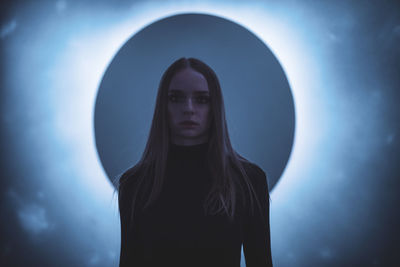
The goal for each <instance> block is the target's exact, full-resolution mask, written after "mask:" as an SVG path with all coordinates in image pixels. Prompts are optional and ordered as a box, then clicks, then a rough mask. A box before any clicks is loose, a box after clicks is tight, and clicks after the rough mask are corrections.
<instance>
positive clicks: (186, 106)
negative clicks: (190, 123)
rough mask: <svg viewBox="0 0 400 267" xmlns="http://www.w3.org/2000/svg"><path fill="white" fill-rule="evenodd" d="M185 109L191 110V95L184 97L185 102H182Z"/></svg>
mask: <svg viewBox="0 0 400 267" xmlns="http://www.w3.org/2000/svg"><path fill="white" fill-rule="evenodd" d="M184 107H185V110H187V109H188V110H192V109H193V100H192V98H191V97H187V98H186V99H185V104H184Z"/></svg>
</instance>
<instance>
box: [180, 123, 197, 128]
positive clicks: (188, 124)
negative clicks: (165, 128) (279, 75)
mask: <svg viewBox="0 0 400 267" xmlns="http://www.w3.org/2000/svg"><path fill="white" fill-rule="evenodd" d="M180 125H182V126H183V127H185V128H193V127H196V126H197V125H198V123H195V122H181V123H180Z"/></svg>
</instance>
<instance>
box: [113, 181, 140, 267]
mask: <svg viewBox="0 0 400 267" xmlns="http://www.w3.org/2000/svg"><path fill="white" fill-rule="evenodd" d="M129 192H130V191H129V190H128V188H126V187H124V186H122V187H120V190H119V194H118V205H119V214H120V221H121V251H120V261H119V266H120V267H128V266H129V267H135V266H138V267H139V266H141V263H140V261H141V257H142V256H143V255H142V254H143V253H142V252H141V245H142V244H140V242H138V235H137V233H136V231H135V228H136V227H134V226H132V225H131V212H132V196H131V194H130V193H129Z"/></svg>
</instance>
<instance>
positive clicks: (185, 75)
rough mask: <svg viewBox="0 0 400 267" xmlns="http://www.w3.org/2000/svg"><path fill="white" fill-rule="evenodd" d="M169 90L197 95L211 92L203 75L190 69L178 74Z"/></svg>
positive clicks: (173, 78)
mask: <svg viewBox="0 0 400 267" xmlns="http://www.w3.org/2000/svg"><path fill="white" fill-rule="evenodd" d="M168 89H169V91H175V92H178V93H184V92H186V93H189V92H190V93H196V94H201V93H202V92H208V91H209V89H208V84H207V80H206V78H205V77H204V76H203V74H201V73H200V72H197V71H195V70H192V69H190V68H188V69H184V70H181V71H179V72H177V73H176V74H175V75H174V76H173V77H172V79H171V82H170V84H169V87H168Z"/></svg>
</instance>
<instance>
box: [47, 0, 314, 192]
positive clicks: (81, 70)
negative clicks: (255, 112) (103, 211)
mask: <svg viewBox="0 0 400 267" xmlns="http://www.w3.org/2000/svg"><path fill="white" fill-rule="evenodd" d="M183 13H202V14H209V15H215V16H219V17H222V18H226V19H229V20H231V21H233V22H235V23H237V24H239V25H242V26H243V27H245V28H247V29H248V30H250V31H251V32H253V33H254V34H255V35H256V36H258V37H259V38H260V39H261V40H262V41H263V42H264V43H265V44H266V45H268V47H269V48H270V49H271V50H272V51H273V53H274V54H275V56H276V57H277V58H278V60H279V62H280V63H281V66H282V67H283V69H284V71H285V73H286V75H287V78H288V81H289V84H290V86H291V89H292V93H293V96H294V100H295V111H296V129H295V140H294V147H293V150H292V154H291V157H290V159H289V162H288V165H287V167H286V169H285V171H284V173H283V176H282V177H281V179H280V182H279V183H278V184H277V185H276V188H275V190H274V191H273V193H272V197H273V198H281V197H283V198H284V197H285V196H287V195H286V193H287V189H289V188H293V186H294V185H295V184H297V183H298V181H296V179H293V177H295V175H298V174H299V171H300V166H302V167H304V164H305V163H306V162H307V158H308V157H309V155H310V154H311V153H310V151H312V149H313V144H314V143H315V142H316V141H314V143H313V141H311V140H316V139H317V138H318V136H317V134H316V133H317V132H318V131H313V128H314V127H313V125H315V124H313V122H312V121H311V120H310V119H309V118H310V117H311V116H310V110H309V109H308V107H309V106H310V104H309V103H307V101H308V97H309V95H308V92H307V89H306V88H307V84H308V83H309V80H308V79H307V78H306V77H308V76H307V75H305V73H304V72H305V69H307V68H312V65H313V64H314V63H313V61H312V60H310V58H312V57H309V54H308V51H309V49H308V48H307V47H305V46H304V45H303V44H302V42H301V38H300V35H299V34H298V33H295V32H293V31H292V30H291V29H290V27H289V23H288V21H287V20H285V16H287V15H286V14H287V11H285V12H284V11H280V10H276V9H271V8H270V6H266V5H264V4H254V3H253V4H248V3H247V4H239V3H233V4H232V3H229V4H223V3H220V4H215V3H213V4H211V3H210V4H208V3H201V4H200V3H197V4H192V3H191V4H184V3H183V4H182V3H180V4H176V3H167V2H165V3H157V4H152V3H147V4H146V3H143V4H137V5H134V6H132V8H131V9H130V10H128V11H127V12H126V14H122V15H121V14H118V17H117V16H116V17H115V19H113V20H111V19H110V21H108V22H107V23H105V24H99V27H98V29H97V30H95V31H93V29H91V32H87V31H82V32H81V33H80V35H79V36H76V37H75V39H73V40H70V42H69V44H68V46H67V48H66V50H65V51H64V53H62V54H63V56H62V58H61V62H59V63H60V64H59V65H58V66H64V67H66V68H67V69H59V71H60V72H59V73H60V74H61V73H62V75H63V77H62V78H63V79H65V73H68V76H70V77H71V81H70V82H69V84H68V89H67V88H64V90H60V94H62V95H61V96H57V99H62V100H63V103H65V104H66V103H74V102H75V103H76V102H77V101H78V103H76V106H77V107H78V108H77V109H75V111H74V112H76V113H77V114H75V115H77V116H71V110H70V109H65V107H63V105H62V104H61V105H59V106H58V108H59V109H58V116H60V118H61V119H59V120H57V121H60V122H61V121H63V122H65V121H66V120H67V121H68V120H71V119H72V118H77V117H79V118H80V120H79V121H76V120H75V121H73V122H72V121H71V123H73V125H74V127H77V128H79V129H80V130H76V129H75V128H67V127H65V124H63V125H59V127H58V130H59V132H58V133H59V134H60V135H64V137H65V138H72V139H75V142H74V146H75V148H76V149H77V151H80V155H81V156H82V157H81V158H83V159H84V160H80V161H79V162H77V164H78V166H81V171H82V175H83V177H86V178H87V179H86V181H83V183H84V184H85V185H86V186H87V187H90V188H91V191H92V192H94V193H95V194H96V195H97V197H100V198H103V197H104V196H109V195H110V194H111V193H112V191H113V187H112V185H111V184H110V183H109V182H108V179H106V178H105V175H106V174H105V173H104V171H103V168H102V167H101V162H100V160H99V158H98V155H97V152H96V146H95V142H94V129H93V127H91V126H92V125H93V124H92V121H93V116H94V104H95V97H96V92H97V89H98V87H99V84H100V81H101V78H102V75H103V74H104V72H105V70H106V68H107V66H108V64H109V63H110V61H111V60H112V58H113V56H114V55H115V54H116V53H117V52H118V50H119V49H120V47H121V46H122V45H123V44H124V43H125V42H126V41H127V40H128V39H129V38H130V37H132V36H133V35H134V34H135V33H137V32H138V31H139V30H141V29H142V28H144V27H146V26H148V25H150V24H151V23H153V22H155V21H157V20H160V19H162V18H165V17H169V16H173V15H177V14H183ZM99 15H100V16H101V15H102V14H101V12H100V13H99ZM282 18H283V19H282ZM83 59H84V60H83ZM305 66H306V67H307V68H306V67H305ZM60 78H61V77H56V78H55V80H54V82H55V83H56V82H57V80H58V79H60ZM71 88H75V89H71ZM71 90H72V91H75V92H76V94H74V93H72V92H71ZM76 95H79V99H77V98H76ZM87 103H90V105H88V104H87ZM63 110H64V111H63ZM65 110H69V111H68V112H69V113H68V114H67V113H65ZM78 113H79V114H82V115H79V116H78ZM71 125H72V124H71ZM78 135H79V138H78ZM82 136H85V138H82ZM74 137H75V138H74ZM70 141H72V140H70ZM305 151H308V152H307V153H304V152H305ZM89 166H91V167H89ZM100 176H104V179H101V178H100V179H99V177H100ZM93 185H96V186H95V188H94V187H93ZM278 196H279V197H278Z"/></svg>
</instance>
